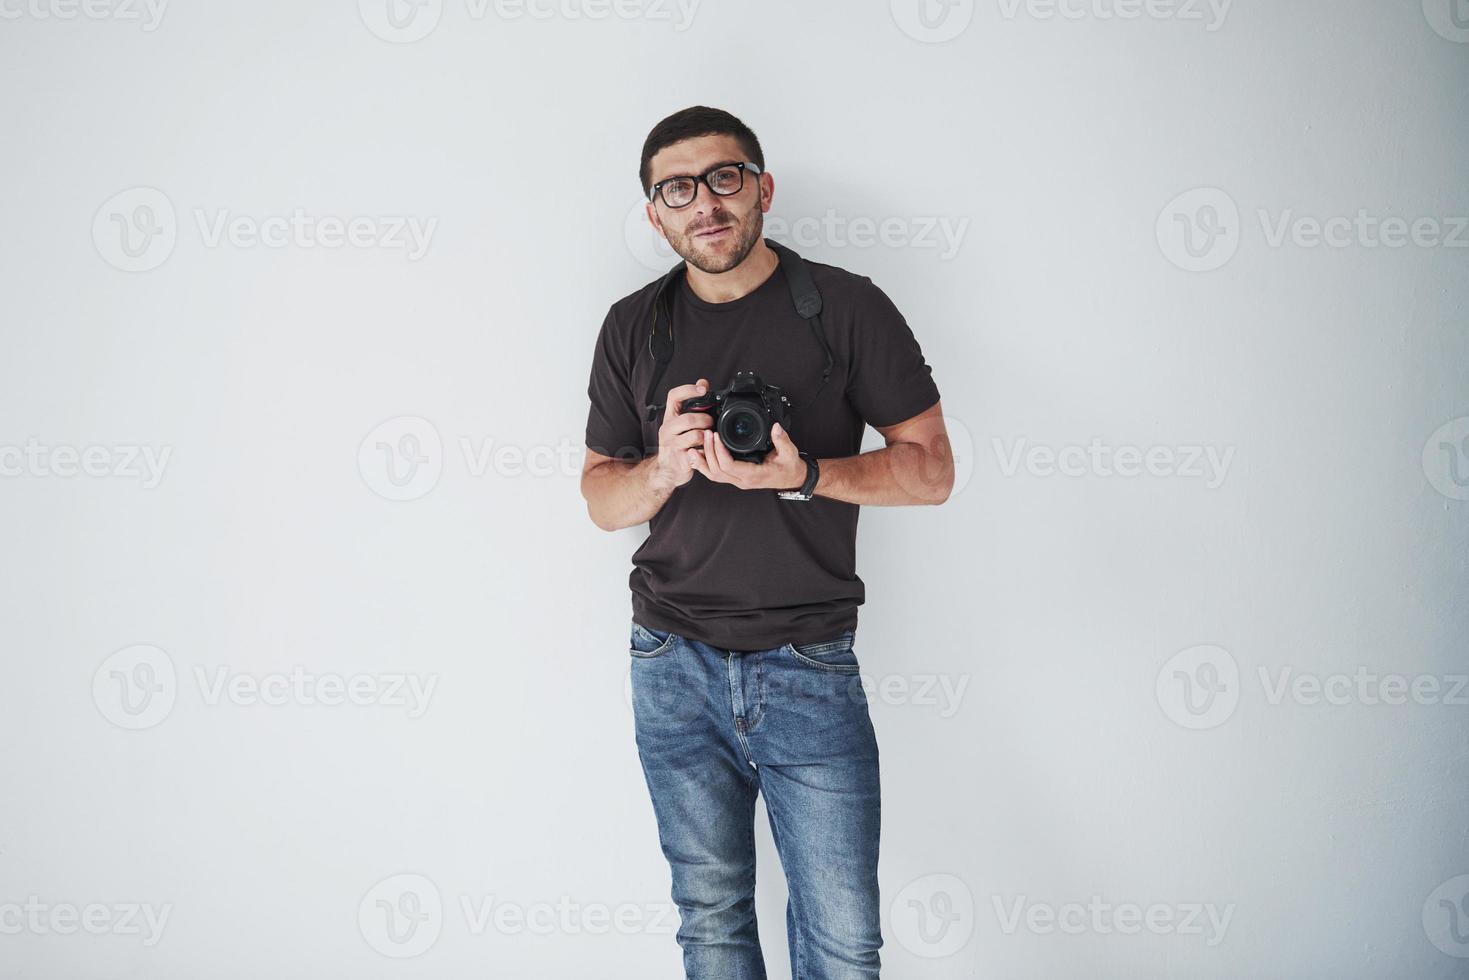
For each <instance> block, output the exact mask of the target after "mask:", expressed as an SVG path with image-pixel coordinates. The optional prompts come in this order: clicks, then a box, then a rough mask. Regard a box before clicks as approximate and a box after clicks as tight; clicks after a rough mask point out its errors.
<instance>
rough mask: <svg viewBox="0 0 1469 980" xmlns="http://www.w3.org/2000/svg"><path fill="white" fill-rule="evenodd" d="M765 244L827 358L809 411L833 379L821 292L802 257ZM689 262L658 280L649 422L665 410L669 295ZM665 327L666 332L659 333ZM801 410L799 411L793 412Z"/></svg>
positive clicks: (670, 319) (670, 314)
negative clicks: (661, 388) (662, 385)
mask: <svg viewBox="0 0 1469 980" xmlns="http://www.w3.org/2000/svg"><path fill="white" fill-rule="evenodd" d="M765 244H766V245H767V246H768V247H769V248H770V249H771V251H773V252H775V254H776V257H777V258H779V259H780V267H781V268H782V269H784V270H785V274H786V283H787V284H788V285H789V286H790V289H791V303H792V304H794V306H795V308H796V313H797V315H798V316H800V317H801V318H802V319H803V320H805V321H806V322H807V323H809V324H810V325H811V330H812V332H813V333H815V334H816V342H817V343H818V344H820V345H821V350H822V352H823V353H824V354H825V355H826V367H825V368H823V369H822V372H821V384H819V385H817V386H816V390H815V391H814V392H812V394H811V397H810V399H808V400H807V402H806V404H805V405H803V406H801V408H806V407H807V406H809V405H811V403H812V402H814V401H816V396H817V395H819V394H821V389H822V388H824V387H826V383H827V381H829V380H831V370H832V365H833V360H832V356H831V348H830V347H829V346H828V345H827V343H826V334H825V333H824V332H823V331H822V329H821V291H820V290H819V289H817V288H816V283H815V282H813V281H812V279H811V270H810V269H808V268H807V267H806V263H805V262H804V261H803V260H802V259H801V257H800V256H799V255H797V254H796V253H795V252H793V251H792V250H791V249H789V248H786V247H785V246H784V245H782V244H780V243H779V242H777V241H775V240H774V239H771V238H767V239H765ZM687 265H688V263H687V262H680V263H679V264H678V265H676V266H674V267H673V268H672V269H670V270H668V272H667V273H665V274H664V276H663V278H662V279H660V280H659V281H658V289H657V292H656V293H655V294H654V297H653V330H652V333H651V334H649V336H648V351H649V353H651V354H652V355H653V360H654V361H655V362H656V363H655V365H654V367H653V378H652V380H651V381H649V382H648V394H647V397H646V398H645V399H644V401H645V402H646V407H647V412H648V415H647V421H649V422H651V421H653V420H654V419H655V418H657V417H658V413H659V412H661V411H662V410H663V408H664V406H663V405H660V404H659V403H658V401H657V395H658V382H660V381H662V380H663V372H664V371H666V370H667V369H668V362H669V361H671V360H673V350H674V346H673V304H672V297H671V296H670V295H669V292H670V290H671V289H672V286H673V284H674V282H675V281H676V280H677V279H678V277H679V276H681V275H683V274H684V271H685V267H686V266H687ZM660 321H661V324H662V325H663V326H664V327H665V329H664V330H659V329H658V328H659V326H660ZM792 411H793V412H794V411H799V409H792Z"/></svg>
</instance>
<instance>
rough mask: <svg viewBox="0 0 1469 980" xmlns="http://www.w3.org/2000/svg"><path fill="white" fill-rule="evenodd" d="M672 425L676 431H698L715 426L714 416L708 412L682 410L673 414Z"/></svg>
mask: <svg viewBox="0 0 1469 980" xmlns="http://www.w3.org/2000/svg"><path fill="white" fill-rule="evenodd" d="M670 425H671V426H672V429H673V431H674V432H676V433H677V432H696V431H698V430H699V429H709V428H712V427H713V426H714V416H713V415H710V414H709V413H708V412H681V413H679V414H678V415H675V416H673V418H672V419H671V420H670Z"/></svg>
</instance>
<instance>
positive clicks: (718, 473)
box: [704, 431, 730, 483]
mask: <svg viewBox="0 0 1469 980" xmlns="http://www.w3.org/2000/svg"><path fill="white" fill-rule="evenodd" d="M722 448H723V443H722V442H720V439H719V436H717V435H715V434H714V433H713V432H709V431H705V432H704V465H705V466H707V467H708V469H709V472H708V473H706V474H705V475H706V476H708V477H709V479H711V480H716V481H718V482H720V483H728V482H730V481H729V478H728V477H727V476H726V475H725V473H724V467H723V466H722V465H720V461H719V455H718V454H719V450H720V449H722Z"/></svg>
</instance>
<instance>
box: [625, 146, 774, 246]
mask: <svg viewBox="0 0 1469 980" xmlns="http://www.w3.org/2000/svg"><path fill="white" fill-rule="evenodd" d="M744 159H745V154H744V151H742V150H741V149H740V144H739V142H738V141H737V140H736V139H735V138H734V137H732V136H700V137H697V138H695V139H690V140H684V141H683V142H681V143H674V144H673V145H671V146H665V147H664V148H663V149H661V150H659V151H658V152H657V153H656V154H654V155H653V159H652V160H650V161H649V173H650V177H651V180H650V181H649V184H650V185H651V184H656V183H658V182H659V181H660V180H663V179H664V178H666V177H673V176H697V175H699V174H702V173H704V172H706V171H708V170H709V169H710V168H712V167H715V166H718V165H719V164H722V163H734V162H736V161H742V160H744ZM774 193H775V182H774V179H773V178H772V177H771V176H770V175H769V174H761V175H760V176H759V177H756V176H755V175H754V174H751V173H748V172H747V173H746V174H745V185H744V187H742V188H740V190H739V192H738V193H736V194H731V195H729V196H728V197H720V196H719V195H717V194H715V193H714V192H713V191H712V190H710V189H709V185H708V184H706V183H704V182H703V181H700V182H699V184H698V188H697V191H696V193H695V195H694V200H693V202H692V203H691V204H688V205H686V206H684V207H681V208H670V207H669V206H668V205H667V204H665V203H663V197H662V195H659V196H657V197H655V198H654V199H653V200H652V201H651V202H649V204H648V218H649V220H651V221H652V222H653V227H655V228H657V229H658V230H659V231H661V232H662V233H663V237H664V238H666V239H667V240H668V244H669V245H671V246H673V250H674V251H675V252H677V253H678V254H679V255H680V256H682V257H683V259H684V260H685V261H686V262H688V264H689V265H691V266H693V267H695V268H696V269H699V270H701V271H703V272H709V273H717V272H728V271H729V270H730V269H733V268H734V267H735V266H737V265H739V264H740V263H741V262H743V261H744V260H745V256H746V255H749V254H750V249H752V248H754V247H755V243H756V242H757V241H758V240H759V239H760V236H761V235H762V234H763V233H764V230H765V212H766V211H768V210H770V199H771V197H772V195H773V194H774Z"/></svg>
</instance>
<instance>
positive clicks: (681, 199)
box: [648, 160, 760, 208]
mask: <svg viewBox="0 0 1469 980" xmlns="http://www.w3.org/2000/svg"><path fill="white" fill-rule="evenodd" d="M747 170H748V171H749V172H750V173H752V174H755V175H756V176H759V174H760V168H759V167H758V166H756V165H755V164H753V163H750V162H748V161H745V160H741V161H738V162H735V163H721V164H718V165H717V166H714V167H710V168H709V169H708V170H706V171H704V172H703V173H701V174H699V175H697V176H692V175H686V174H680V175H678V176H674V177H664V178H663V179H662V180H660V181H658V183H656V184H654V185H653V189H652V190H651V191H649V192H648V200H650V201H654V200H657V199H658V198H659V197H661V198H663V203H664V204H666V205H668V206H669V207H670V208H686V207H688V206H689V205H690V204H693V203H694V197H695V196H696V195H697V194H698V193H699V182H700V181H703V182H704V183H705V184H708V185H709V190H711V191H712V192H714V193H715V194H718V195H719V196H720V197H729V196H730V195H731V194H738V193H739V192H740V191H742V190H744V189H745V171H747Z"/></svg>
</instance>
